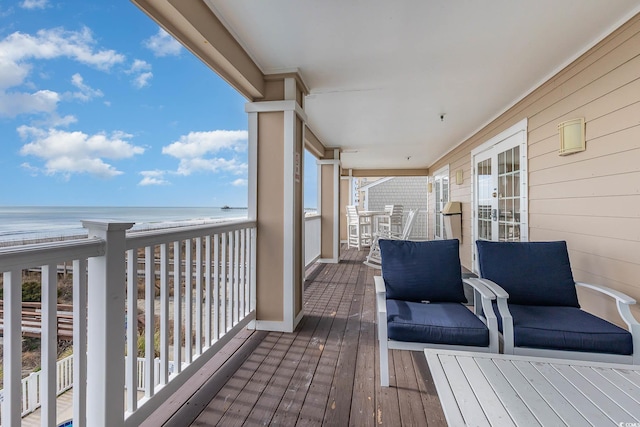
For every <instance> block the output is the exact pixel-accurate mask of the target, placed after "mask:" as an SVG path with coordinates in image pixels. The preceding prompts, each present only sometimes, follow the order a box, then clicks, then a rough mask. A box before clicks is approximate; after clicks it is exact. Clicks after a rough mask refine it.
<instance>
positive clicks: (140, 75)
mask: <svg viewBox="0 0 640 427" xmlns="http://www.w3.org/2000/svg"><path fill="white" fill-rule="evenodd" d="M126 73H127V74H135V75H136V76H135V77H134V78H133V80H131V83H132V84H133V85H134V86H135V87H137V88H138V89H142V88H143V87H145V86H149V80H151V78H152V77H153V73H152V72H151V64H149V63H148V62H147V61H143V60H142V59H136V60H134V61H133V64H131V68H129V69H128V70H127V71H126Z"/></svg>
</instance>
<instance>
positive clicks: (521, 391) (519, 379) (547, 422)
mask: <svg viewBox="0 0 640 427" xmlns="http://www.w3.org/2000/svg"><path fill="white" fill-rule="evenodd" d="M495 364H496V366H497V367H498V369H500V371H501V372H502V375H504V377H505V378H506V379H507V381H509V383H510V384H511V386H512V387H513V388H514V389H515V390H516V392H517V393H518V395H519V396H520V398H521V399H522V400H523V401H524V403H525V404H526V405H527V406H528V407H529V409H530V410H531V412H532V413H533V414H534V415H535V416H536V418H537V419H538V421H539V422H540V424H542V425H543V426H551V425H563V424H564V423H563V422H562V419H561V418H560V417H559V416H558V414H556V412H555V411H554V410H553V409H552V408H551V407H550V406H549V404H548V403H547V402H546V401H545V400H544V399H543V398H542V396H540V393H538V392H537V390H536V389H535V388H533V387H532V386H531V384H530V383H529V382H528V381H527V379H526V378H525V377H524V375H522V373H521V372H520V371H519V370H518V368H517V367H516V366H515V365H514V364H513V362H512V361H510V360H496V361H495Z"/></svg>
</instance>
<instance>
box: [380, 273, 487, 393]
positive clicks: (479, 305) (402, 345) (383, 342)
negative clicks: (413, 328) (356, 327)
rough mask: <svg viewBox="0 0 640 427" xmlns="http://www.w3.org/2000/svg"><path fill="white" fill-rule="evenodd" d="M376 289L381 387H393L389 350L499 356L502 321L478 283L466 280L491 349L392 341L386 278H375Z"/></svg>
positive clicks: (484, 289)
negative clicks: (445, 350) (438, 350)
mask: <svg viewBox="0 0 640 427" xmlns="http://www.w3.org/2000/svg"><path fill="white" fill-rule="evenodd" d="M373 279H374V282H375V287H376V307H377V311H378V344H379V349H380V384H381V385H382V386H383V387H388V386H389V350H392V349H393V350H413V351H423V350H424V349H425V348H434V349H448V350H462V351H480V352H486V353H498V344H499V334H498V320H497V317H496V315H495V313H494V312H493V308H492V304H491V302H492V301H493V300H494V299H495V298H496V297H495V295H494V294H493V292H491V291H490V290H489V288H487V287H486V286H485V285H484V284H483V283H482V282H481V281H479V280H478V279H475V278H473V279H463V282H464V283H467V284H468V285H470V286H471V287H472V288H473V289H474V308H475V309H476V310H475V313H476V315H477V316H478V317H479V318H480V320H482V322H483V323H484V324H485V325H487V328H488V329H489V346H488V347H476V346H465V345H446V344H429V343H423V342H406V341H394V340H390V339H389V337H388V335H387V298H386V288H385V285H384V279H383V278H382V276H374V277H373Z"/></svg>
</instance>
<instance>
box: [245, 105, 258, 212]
mask: <svg viewBox="0 0 640 427" xmlns="http://www.w3.org/2000/svg"><path fill="white" fill-rule="evenodd" d="M247 115H248V116H249V153H248V157H249V159H248V160H249V171H248V172H249V173H248V180H249V184H248V187H249V188H248V190H249V191H248V192H249V199H248V208H249V209H248V214H249V220H251V221H255V220H256V219H257V218H258V113H257V112H249V113H248V114H247Z"/></svg>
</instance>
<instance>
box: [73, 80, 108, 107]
mask: <svg viewBox="0 0 640 427" xmlns="http://www.w3.org/2000/svg"><path fill="white" fill-rule="evenodd" d="M71 84H72V85H74V86H75V87H77V88H78V89H80V91H79V92H74V93H72V94H71V96H72V97H73V98H75V99H79V100H80V101H84V102H86V101H89V100H91V99H93V98H101V97H103V96H104V94H103V93H102V91H101V90H100V89H94V88H92V87H90V86H89V85H87V84H85V82H84V79H83V78H82V76H81V75H80V74H79V73H75V74H74V75H73V76H71Z"/></svg>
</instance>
